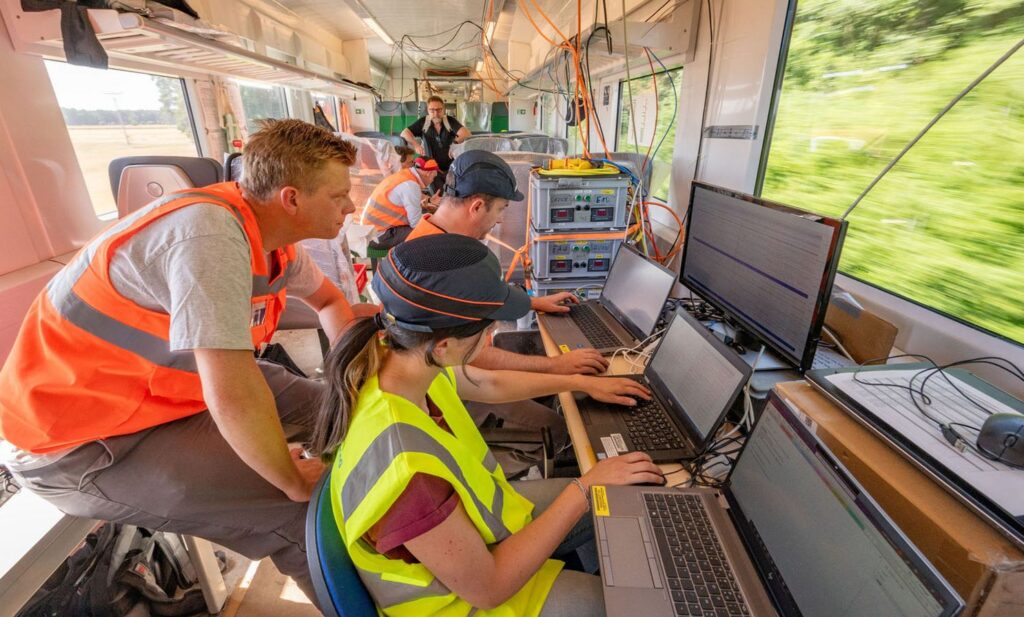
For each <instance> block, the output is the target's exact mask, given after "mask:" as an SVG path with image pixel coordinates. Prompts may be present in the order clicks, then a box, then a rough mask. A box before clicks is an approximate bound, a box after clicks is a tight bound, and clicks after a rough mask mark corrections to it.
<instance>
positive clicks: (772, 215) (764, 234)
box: [680, 182, 846, 370]
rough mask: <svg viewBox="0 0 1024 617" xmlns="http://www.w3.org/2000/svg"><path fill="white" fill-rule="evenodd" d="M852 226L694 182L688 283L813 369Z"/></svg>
mask: <svg viewBox="0 0 1024 617" xmlns="http://www.w3.org/2000/svg"><path fill="white" fill-rule="evenodd" d="M845 232H846V223H845V221H841V220H839V219H831V218H826V217H822V216H818V215H815V214H810V213H808V212H803V211H800V210H796V209H794V208H790V207H788V206H783V205H780V204H775V203H772V202H768V201H764V200H761V199H756V198H754V197H750V196H749V195H743V194H741V193H736V192H733V191H729V190H727V189H722V188H719V187H714V186H710V185H706V184H702V183H699V182H694V183H693V192H692V196H691V200H690V213H689V223H688V224H687V226H686V243H685V246H684V254H683V267H682V271H681V273H680V280H681V282H682V283H683V284H684V285H686V286H687V287H688V288H690V289H691V290H693V291H694V292H696V293H698V294H700V296H701V297H703V298H704V299H705V300H707V301H708V302H709V303H711V304H713V305H714V306H716V307H718V308H719V309H721V310H722V311H724V312H725V313H726V314H727V315H729V316H730V317H732V318H733V319H735V320H736V321H737V322H739V324H740V325H741V326H742V327H743V328H744V329H746V330H748V331H750V332H751V333H752V334H754V335H755V336H757V337H758V338H759V339H761V340H762V341H763V342H764V343H765V344H767V345H768V346H770V347H771V348H772V349H774V350H775V351H776V352H778V353H779V354H781V355H782V357H783V358H785V359H786V360H787V361H789V362H790V363H792V364H793V365H795V366H797V367H798V368H800V369H801V370H806V369H809V368H810V365H811V361H812V360H813V359H814V351H815V346H816V345H817V340H818V336H819V335H820V333H821V325H822V322H824V320H825V309H826V308H827V306H828V304H827V303H828V298H829V295H830V294H831V292H832V281H833V279H834V278H835V272H836V265H837V263H838V261H839V253H840V250H841V247H842V241H843V238H844V236H845Z"/></svg>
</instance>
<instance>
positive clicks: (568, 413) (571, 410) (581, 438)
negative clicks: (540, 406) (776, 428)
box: [537, 321, 690, 485]
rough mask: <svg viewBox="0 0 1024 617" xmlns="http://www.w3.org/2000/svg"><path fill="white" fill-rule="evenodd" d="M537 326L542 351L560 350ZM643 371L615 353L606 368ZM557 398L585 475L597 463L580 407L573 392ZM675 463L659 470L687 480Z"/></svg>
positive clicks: (540, 325)
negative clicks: (541, 342) (542, 342)
mask: <svg viewBox="0 0 1024 617" xmlns="http://www.w3.org/2000/svg"><path fill="white" fill-rule="evenodd" d="M537 325H538V328H539V329H540V338H541V340H542V341H544V351H545V352H546V353H547V354H548V355H549V356H556V355H558V354H560V353H561V351H559V349H558V346H557V345H555V342H554V341H553V340H551V337H550V336H549V335H548V332H547V330H546V329H545V328H544V324H543V323H542V322H540V321H538V323H537ZM641 372H643V368H642V367H639V366H634V365H633V364H631V363H630V362H627V361H626V359H625V358H622V357H621V356H616V357H615V358H612V362H611V365H610V366H609V367H608V371H607V372H606V373H605V374H606V375H632V374H636V373H641ZM558 401H559V402H560V403H561V404H562V414H563V415H564V416H565V425H566V427H567V428H568V429H569V438H570V439H571V440H572V448H573V451H574V452H575V453H576V461H577V462H578V463H579V466H580V474H585V473H587V472H588V471H590V468H591V467H593V466H594V465H596V464H597V456H596V455H595V454H594V449H593V448H592V447H590V439H589V438H587V429H586V428H585V427H584V426H583V418H582V417H581V416H580V410H579V408H578V407H576V399H575V398H573V394H572V392H559V393H558ZM678 467H679V465H677V464H668V465H662V466H661V469H662V471H663V472H665V474H666V475H670V476H671V477H670V478H669V479H668V480H669V483H670V484H673V485H675V484H679V483H682V482H686V481H687V480H689V479H690V478H689V474H688V473H687V472H685V471H680V470H679V469H678Z"/></svg>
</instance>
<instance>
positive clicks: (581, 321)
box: [569, 304, 621, 349]
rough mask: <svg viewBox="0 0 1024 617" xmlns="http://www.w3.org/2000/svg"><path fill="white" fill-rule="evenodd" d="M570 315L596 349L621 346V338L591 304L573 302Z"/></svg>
mask: <svg viewBox="0 0 1024 617" xmlns="http://www.w3.org/2000/svg"><path fill="white" fill-rule="evenodd" d="M569 316H570V317H572V320H573V321H574V322H575V323H576V326H577V327H578V328H579V329H580V331H581V332H583V336H585V337H587V340H588V341H589V342H590V344H591V345H593V346H594V348H595V349H604V348H608V347H620V346H621V343H620V342H619V338H618V337H617V336H615V335H614V334H612V332H611V330H609V329H608V326H606V325H604V322H603V321H601V318H600V317H598V316H597V313H595V312H594V309H592V308H590V306H588V305H586V304H572V305H570V306H569Z"/></svg>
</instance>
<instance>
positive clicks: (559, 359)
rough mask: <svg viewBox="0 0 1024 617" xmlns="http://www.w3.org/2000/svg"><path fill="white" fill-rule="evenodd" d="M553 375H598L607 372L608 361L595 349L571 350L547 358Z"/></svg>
mask: <svg viewBox="0 0 1024 617" xmlns="http://www.w3.org/2000/svg"><path fill="white" fill-rule="evenodd" d="M549 360H550V362H551V368H550V372H551V373H553V374H555V375H598V374H600V373H603V372H605V371H606V370H608V360H606V359H605V358H604V356H602V355H601V352H599V351H597V350H596V349H592V348H590V347H587V348H585V349H573V350H572V351H567V352H565V353H563V354H560V355H557V356H552V357H551V358H549Z"/></svg>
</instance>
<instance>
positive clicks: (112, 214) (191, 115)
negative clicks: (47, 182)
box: [43, 57, 207, 223]
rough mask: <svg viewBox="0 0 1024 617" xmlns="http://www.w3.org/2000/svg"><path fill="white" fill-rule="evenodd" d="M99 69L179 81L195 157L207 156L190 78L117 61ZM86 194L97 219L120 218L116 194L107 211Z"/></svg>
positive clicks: (77, 161) (106, 221)
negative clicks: (99, 208) (101, 210)
mask: <svg viewBox="0 0 1024 617" xmlns="http://www.w3.org/2000/svg"><path fill="white" fill-rule="evenodd" d="M43 61H44V63H45V62H54V63H60V64H65V65H68V66H76V65H73V64H71V63H70V62H68V61H67V60H66V59H63V58H50V57H45V58H43ZM87 68H88V67H87ZM99 70H104V71H119V72H121V73H134V74H136V75H145V76H147V77H160V78H162V79H170V80H173V81H177V82H178V87H179V88H180V89H181V98H182V102H183V105H184V109H185V114H186V116H187V118H188V125H189V129H190V130H191V134H192V146H193V148H194V154H195V157H196V158H202V157H204V156H207V152H206V149H207V145H206V143H205V142H201V141H200V140H199V135H200V131H199V126H198V120H197V116H196V114H195V111H194V109H193V104H194V102H193V100H192V97H193V90H192V85H191V84H190V83H189V78H187V77H184V76H182V75H173V74H168V73H163V72H160V71H150V70H143V69H142V68H136V67H124V66H120V65H118V64H116V63H111V64H109V65H108V66H107V68H105V69H99ZM44 71H46V73H47V79H48V80H49V82H50V87H51V88H53V87H54V86H53V76H52V75H50V73H49V71H48V70H46V69H45V68H44ZM59 107H60V105H59V101H58V108H59ZM61 121H62V123H63V124H64V131H65V134H67V136H68V139H69V140H71V130H70V129H71V127H70V126H69V125H68V123H67V120H65V119H64V114H63V112H62V113H61ZM72 151H73V152H74V154H75V162H76V163H77V165H78V172H79V173H80V174H82V176H83V178H84V176H85V172H84V171H83V170H82V163H81V161H80V160H79V154H78V151H77V150H75V147H74V142H73V141H72ZM108 167H109V163H108ZM86 195H87V196H88V198H89V205H90V207H91V208H92V213H93V215H94V216H95V217H96V219H97V220H99V221H101V222H103V223H109V222H112V221H116V220H117V219H118V218H119V214H118V210H117V196H114V208H113V209H112V210H107V211H105V212H100V213H97V212H96V206H95V204H94V203H93V200H92V196H91V195H89V194H88V192H86Z"/></svg>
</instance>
